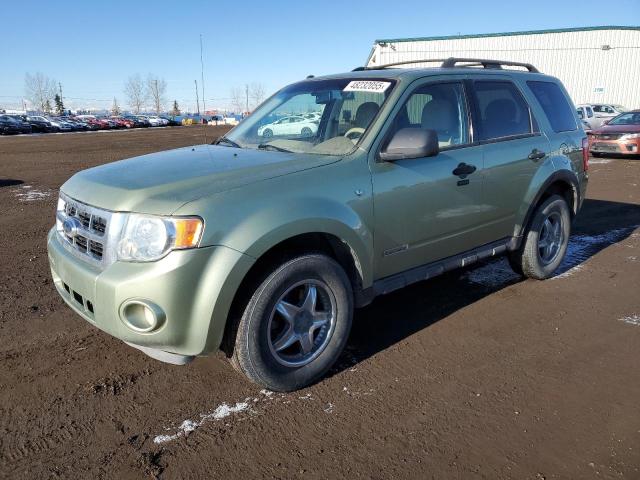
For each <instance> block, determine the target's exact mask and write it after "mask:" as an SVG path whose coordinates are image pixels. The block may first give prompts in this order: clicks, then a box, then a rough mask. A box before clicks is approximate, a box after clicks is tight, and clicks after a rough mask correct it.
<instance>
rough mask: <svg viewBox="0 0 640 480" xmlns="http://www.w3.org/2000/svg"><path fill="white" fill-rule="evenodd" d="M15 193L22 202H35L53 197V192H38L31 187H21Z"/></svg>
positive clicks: (46, 190) (14, 190)
mask: <svg viewBox="0 0 640 480" xmlns="http://www.w3.org/2000/svg"><path fill="white" fill-rule="evenodd" d="M13 193H14V194H15V196H16V197H18V200H20V201H21V202H35V201H37V200H44V199H47V198H49V197H50V196H51V190H48V189H42V190H38V189H36V188H34V187H32V186H31V185H21V186H20V187H19V188H15V189H13Z"/></svg>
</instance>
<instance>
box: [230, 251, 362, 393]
mask: <svg viewBox="0 0 640 480" xmlns="http://www.w3.org/2000/svg"><path fill="white" fill-rule="evenodd" d="M311 290H314V291H315V296H314V295H311V294H310V291H311ZM314 298H315V300H313V299H314ZM312 300H313V301H312ZM312 304H313V308H305V305H306V306H307V307H310V306H311V305H312ZM296 309H299V310H296ZM283 312H284V313H283ZM312 312H315V313H312ZM285 313H286V316H285ZM352 317H353V292H352V289H351V284H350V282H349V279H348V277H347V275H346V274H345V272H344V270H343V269H342V267H341V266H340V265H339V264H338V263H336V262H335V261H334V260H333V259H331V258H329V257H327V256H325V255H322V254H308V255H303V256H299V257H296V258H294V259H292V260H289V261H287V262H285V263H283V264H282V265H280V266H279V267H277V268H276V269H275V270H273V271H272V272H271V273H270V274H269V275H268V276H267V277H266V279H265V280H264V281H262V283H261V284H260V285H259V286H258V288H257V289H256V291H255V292H254V293H253V295H252V297H251V299H250V300H249V301H248V303H247V305H246V307H245V309H244V313H243V315H242V318H241V319H240V320H239V322H238V324H237V327H236V332H237V333H236V335H235V341H234V349H233V354H232V355H231V363H232V364H233V366H234V367H235V368H236V369H237V370H239V371H240V372H242V373H244V375H246V376H247V378H249V380H251V381H252V382H254V383H257V384H258V385H260V386H262V387H265V388H267V389H269V390H274V391H280V392H288V391H292V390H297V389H300V388H302V387H304V386H307V385H309V384H311V383H313V382H315V381H317V380H318V379H319V378H321V377H322V376H323V375H324V374H325V373H326V372H327V371H328V370H329V368H331V366H332V365H333V364H334V363H335V361H336V360H337V359H338V357H339V356H340V354H341V353H342V350H343V349H344V346H345V345H346V343H347V339H348V337H349V332H350V331H351V322H352ZM287 318H289V320H287ZM322 322H324V323H322ZM321 323H322V325H320V324H321ZM316 324H317V325H316ZM292 339H293V340H292ZM305 339H306V340H305Z"/></svg>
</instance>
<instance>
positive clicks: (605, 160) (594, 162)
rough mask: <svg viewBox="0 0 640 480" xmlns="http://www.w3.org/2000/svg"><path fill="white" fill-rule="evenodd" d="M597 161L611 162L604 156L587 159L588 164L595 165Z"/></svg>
mask: <svg viewBox="0 0 640 480" xmlns="http://www.w3.org/2000/svg"><path fill="white" fill-rule="evenodd" d="M598 163H611V160H608V159H606V158H598V159H595V158H590V159H589V165H597V164H598Z"/></svg>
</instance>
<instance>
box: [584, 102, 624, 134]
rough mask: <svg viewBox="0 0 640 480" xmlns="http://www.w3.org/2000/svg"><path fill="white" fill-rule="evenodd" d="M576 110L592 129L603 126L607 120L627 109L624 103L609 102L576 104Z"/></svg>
mask: <svg viewBox="0 0 640 480" xmlns="http://www.w3.org/2000/svg"><path fill="white" fill-rule="evenodd" d="M576 110H577V112H578V116H579V117H580V118H581V119H582V120H583V121H585V122H587V123H588V124H589V126H590V127H591V128H592V129H594V128H599V127H601V126H602V125H603V124H604V123H605V122H606V121H607V120H611V119H612V118H613V117H617V116H618V115H620V114H621V113H624V112H626V111H627V109H626V108H625V107H623V106H622V105H612V104H608V103H592V104H581V105H577V106H576Z"/></svg>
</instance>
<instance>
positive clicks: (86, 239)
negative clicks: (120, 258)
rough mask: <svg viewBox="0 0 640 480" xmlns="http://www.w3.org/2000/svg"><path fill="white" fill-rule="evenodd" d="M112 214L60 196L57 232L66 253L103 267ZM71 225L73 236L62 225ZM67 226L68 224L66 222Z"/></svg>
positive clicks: (62, 195)
mask: <svg viewBox="0 0 640 480" xmlns="http://www.w3.org/2000/svg"><path fill="white" fill-rule="evenodd" d="M112 215H113V214H112V213H111V212H109V211H107V210H102V209H98V208H96V207H92V206H90V205H86V204H84V203H82V202H78V201H76V200H73V199H71V198H68V197H66V196H65V195H64V194H60V201H59V203H58V211H57V222H56V225H57V230H58V233H59V235H60V238H61V239H62V240H63V242H64V244H65V245H66V246H67V247H68V250H70V251H71V252H73V253H75V254H76V255H77V256H80V257H81V258H84V259H86V260H88V261H90V262H92V263H98V264H101V265H103V264H104V263H103V262H104V260H105V254H106V252H107V248H106V247H107V245H106V243H107V238H108V232H109V223H110V220H111V218H112ZM69 219H72V220H73V221H75V227H74V231H73V232H68V231H65V229H64V222H65V221H66V220H69ZM67 223H69V222H67Z"/></svg>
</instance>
